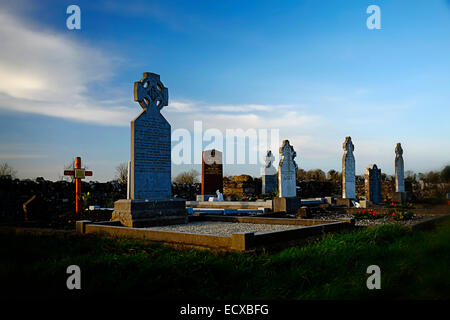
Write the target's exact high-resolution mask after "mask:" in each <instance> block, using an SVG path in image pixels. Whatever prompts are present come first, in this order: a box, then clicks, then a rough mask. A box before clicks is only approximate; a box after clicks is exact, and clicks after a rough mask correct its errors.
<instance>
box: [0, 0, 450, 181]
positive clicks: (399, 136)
mask: <svg viewBox="0 0 450 320" xmlns="http://www.w3.org/2000/svg"><path fill="white" fill-rule="evenodd" d="M72 4H76V5H78V6H79V7H80V10H81V29H79V30H77V29H74V30H69V29H68V28H67V26H66V20H67V18H68V17H69V16H70V14H67V12H66V10H67V7H68V6H69V5H72ZM370 5H377V6H378V7H379V8H380V13H381V14H380V21H381V28H380V29H369V28H368V27H367V23H366V22H367V19H368V18H369V17H370V16H371V14H370V13H367V12H366V10H367V8H368V6H370ZM449 57H450V1H448V0H430V1H403V0H395V1H393V0H390V1H376V0H371V1H363V0H345V1H344V0H341V1H339V0H329V1H328V0H321V1H314V0H304V1H302V0H297V1H287V0H284V1H277V2H275V1H264V0H260V1H195V0H193V1H187V0H186V1H135V0H128V1H77V0H75V1H74V0H70V1H61V0H58V1H57V0H54V1H45V0H44V1H25V0H17V1H9V0H0V163H2V162H7V163H8V164H10V165H11V166H12V167H14V168H15V169H16V170H17V172H18V177H19V178H22V179H23V178H31V179H34V178H36V177H44V178H46V179H49V180H58V179H60V177H61V176H62V174H63V170H64V166H65V165H67V164H70V163H71V161H72V160H73V158H74V157H76V156H81V157H82V161H83V165H85V166H87V167H88V168H89V169H90V170H92V171H93V172H94V175H93V177H90V178H88V179H86V180H87V181H89V180H96V181H109V180H112V179H114V178H115V174H116V172H115V168H116V167H117V166H118V165H119V164H120V163H124V162H127V161H128V160H129V159H130V121H131V120H133V119H134V118H135V117H136V116H137V115H138V114H139V113H140V112H141V110H142V108H141V107H140V106H139V104H138V103H136V102H134V97H133V85H134V82H135V81H138V80H140V79H141V78H142V73H143V72H153V73H157V74H159V75H160V76H161V81H162V82H163V83H164V85H165V86H166V87H167V88H168V89H169V105H168V106H166V107H164V108H163V109H162V114H163V116H164V117H165V118H166V119H167V120H168V121H169V123H170V124H171V127H172V132H173V133H174V132H180V130H185V132H186V130H187V132H190V133H192V132H193V128H194V123H195V122H197V123H199V122H201V124H202V128H203V132H206V131H207V130H208V129H211V130H213V131H210V132H219V133H223V134H224V135H225V132H226V130H227V129H243V130H247V129H255V130H263V131H264V130H266V131H268V132H278V133H279V143H281V140H286V139H287V140H289V141H290V143H291V144H292V145H293V146H294V149H295V151H296V153H297V157H296V159H295V160H296V162H297V164H298V167H299V168H301V169H305V170H309V169H316V168H319V169H322V170H324V171H325V172H327V171H328V170H330V169H335V170H339V171H340V170H341V166H342V155H343V149H342V143H343V142H344V140H345V137H346V136H351V137H352V140H353V143H354V145H355V151H354V155H355V159H356V173H357V174H362V173H363V172H364V169H365V168H366V167H368V166H369V165H371V164H372V163H375V164H377V166H378V167H379V168H381V170H382V172H384V173H387V174H393V172H394V157H395V153H394V149H395V145H396V143H397V142H401V143H402V147H403V150H404V153H403V157H404V161H405V170H412V171H415V172H426V171H429V170H440V169H442V168H443V166H444V165H446V164H450V139H449V137H450V126H449V118H450V112H449V104H450V59H449ZM176 130H178V131H176ZM214 130H215V131H214ZM172 137H174V134H172ZM209 138H210V137H209ZM210 139H211V138H210ZM249 141H250V139H249V140H248V141H247V142H249ZM211 142H213V141H212V140H211V141H208V135H206V136H205V137H204V141H203V145H202V146H200V150H195V149H192V148H193V146H192V148H191V149H192V153H197V154H198V153H200V152H201V150H203V149H208V148H209V147H210V146H211ZM177 143H178V141H172V146H176V145H177ZM258 147H259V142H258ZM245 148H246V151H245V152H247V154H250V153H251V152H253V149H252V148H251V147H249V146H246V147H245ZM218 149H219V150H220V148H218ZM266 149H267V148H266ZM258 150H259V152H260V154H259V158H258V159H261V160H260V163H256V164H255V163H244V164H225V165H224V173H225V174H226V175H239V174H250V175H252V176H259V175H260V168H261V166H262V163H263V161H262V155H263V153H264V151H265V150H264V147H260V148H259V149H258ZM223 151H224V153H225V154H226V152H227V151H226V150H223ZM272 152H273V153H274V154H275V156H276V161H278V159H279V157H278V150H277V148H273V150H272ZM172 156H174V154H172ZM192 158H194V155H192ZM247 162H249V161H247ZM191 168H194V169H197V170H198V171H201V165H200V164H198V163H197V164H196V163H194V164H192V163H187V164H186V163H181V164H176V163H172V176H173V177H174V176H176V175H177V174H178V173H180V172H182V171H185V170H188V169H191Z"/></svg>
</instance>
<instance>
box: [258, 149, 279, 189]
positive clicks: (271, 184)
mask: <svg viewBox="0 0 450 320" xmlns="http://www.w3.org/2000/svg"><path fill="white" fill-rule="evenodd" d="M264 160H265V162H266V164H265V165H264V167H262V168H261V180H262V194H269V193H272V192H275V191H276V190H277V189H278V184H277V170H276V169H275V167H274V166H273V165H272V164H273V162H274V161H275V157H274V156H273V154H272V151H270V150H269V151H267V153H266V156H265V157H264Z"/></svg>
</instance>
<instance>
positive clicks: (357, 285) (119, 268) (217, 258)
mask: <svg viewBox="0 0 450 320" xmlns="http://www.w3.org/2000/svg"><path fill="white" fill-rule="evenodd" d="M0 256H1V260H0V283H1V289H2V290H1V295H3V296H10V297H11V296H15V297H23V296H28V297H40V298H42V297H46V296H48V297H60V298H61V297H65V296H67V297H71V296H73V297H74V296H86V297H92V296H103V297H104V296H116V297H118V296H126V297H133V296H140V297H148V298H159V299H184V300H186V299H215V300H225V299H371V298H388V299H449V298H450V274H449V270H450V221H449V219H447V220H446V221H445V222H442V223H440V224H439V225H438V226H437V228H436V229H435V230H430V231H422V232H414V233H413V232H411V231H409V230H408V229H406V228H403V227H401V226H398V225H386V226H380V227H374V228H370V229H366V230H357V231H354V232H349V233H344V234H338V235H326V236H324V238H323V239H322V240H320V241H317V242H314V243H310V244H308V245H305V246H302V247H293V248H289V249H285V250H283V251H280V252H276V253H268V252H257V253H255V252H254V253H234V252H232V253H217V252H211V251H209V250H195V249H188V250H178V249H174V248H171V247H166V246H162V245H159V244H149V243H146V242H144V241H139V240H128V239H108V238H95V237H83V236H66V237H57V236H44V235H40V236H36V235H16V236H13V235H7V234H0ZM72 264H75V265H78V266H80V268H81V273H82V289H81V290H79V291H69V290H68V289H67V288H66V279H67V277H68V275H67V274H66V268H67V266H69V265H72ZM373 264H375V265H378V266H380V268H381V290H368V289H367V287H366V280H367V277H368V276H369V275H368V274H366V269H367V267H368V266H369V265H373Z"/></svg>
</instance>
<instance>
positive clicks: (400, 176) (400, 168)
mask: <svg viewBox="0 0 450 320" xmlns="http://www.w3.org/2000/svg"><path fill="white" fill-rule="evenodd" d="M395 191H396V192H405V166H404V164H403V149H402V145H401V144H400V143H397V146H396V147H395Z"/></svg>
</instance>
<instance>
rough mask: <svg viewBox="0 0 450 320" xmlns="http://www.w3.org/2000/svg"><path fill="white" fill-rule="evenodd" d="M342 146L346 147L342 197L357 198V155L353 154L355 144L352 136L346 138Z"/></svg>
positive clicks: (343, 161)
mask: <svg viewBox="0 0 450 320" xmlns="http://www.w3.org/2000/svg"><path fill="white" fill-rule="evenodd" d="M342 148H343V149H344V156H343V157H342V198H344V199H346V198H349V199H355V198H356V191H355V190H356V184H355V157H354V155H353V150H355V146H354V145H353V142H352V138H351V137H346V138H345V141H344V144H343V145H342Z"/></svg>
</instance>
